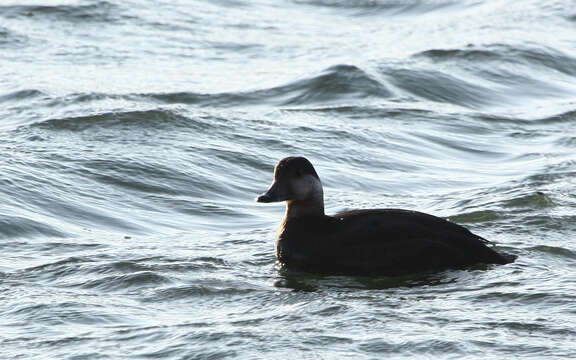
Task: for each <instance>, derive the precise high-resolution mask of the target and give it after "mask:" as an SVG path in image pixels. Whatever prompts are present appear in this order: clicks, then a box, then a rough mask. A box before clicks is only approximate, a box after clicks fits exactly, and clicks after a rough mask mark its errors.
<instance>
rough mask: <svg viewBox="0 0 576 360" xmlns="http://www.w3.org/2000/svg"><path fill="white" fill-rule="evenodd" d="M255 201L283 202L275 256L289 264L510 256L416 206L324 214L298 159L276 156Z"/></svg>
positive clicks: (444, 261)
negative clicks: (269, 180)
mask: <svg viewBox="0 0 576 360" xmlns="http://www.w3.org/2000/svg"><path fill="white" fill-rule="evenodd" d="M310 169H311V170H310ZM302 188H308V189H302ZM258 201H260V202H273V201H286V204H287V206H286V213H285V216H284V218H283V219H282V221H281V223H280V226H279V227H278V231H277V236H276V243H275V248H276V257H277V259H278V261H279V262H280V264H282V265H283V266H284V267H286V268H288V269H294V270H299V271H307V272H315V273H324V274H350V275H372V274H374V275H375V274H379V275H401V274H409V273H416V272H422V271H428V270H434V269H446V268H461V267H465V266H469V265H474V264H478V263H485V264H507V263H510V262H513V261H514V259H515V257H514V256H512V255H507V254H501V253H498V252H496V251H495V250H493V249H491V248H490V247H488V246H487V244H488V243H489V242H488V241H487V240H485V239H483V238H482V237H480V236H478V235H475V234H473V233H472V232H470V231H469V230H468V229H466V228H465V227H463V226H460V225H458V224H455V223H452V222H449V221H447V220H444V219H442V218H439V217H436V216H433V215H429V214H425V213H421V212H417V211H410V210H402V209H371V210H353V211H345V212H341V213H338V214H335V215H334V216H328V215H325V214H324V207H323V195H322V187H321V184H320V182H319V178H318V176H317V174H316V172H315V170H314V168H313V167H312V165H311V164H310V163H309V162H308V160H306V159H304V158H286V159H283V160H282V161H280V163H279V164H278V165H277V166H276V170H275V181H274V183H273V185H272V186H271V188H270V190H269V191H268V192H267V193H266V194H264V195H262V196H261V197H259V198H258Z"/></svg>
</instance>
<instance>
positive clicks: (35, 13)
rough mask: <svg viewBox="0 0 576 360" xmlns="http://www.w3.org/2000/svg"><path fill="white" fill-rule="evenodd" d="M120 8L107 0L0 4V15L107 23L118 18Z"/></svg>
mask: <svg viewBox="0 0 576 360" xmlns="http://www.w3.org/2000/svg"><path fill="white" fill-rule="evenodd" d="M119 10H120V8H119V7H118V6H116V5H114V4H112V3H110V2H108V1H99V0H97V1H89V2H87V3H78V4H71V5H65V4H61V5H0V16H1V17H5V18H17V17H27V18H36V19H47V20H59V21H69V22H74V23H85V22H102V23H109V22H114V21H115V20H118V19H119V16H118V14H119V13H120V11H119Z"/></svg>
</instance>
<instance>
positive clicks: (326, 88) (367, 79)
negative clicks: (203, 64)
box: [141, 65, 392, 106]
mask: <svg viewBox="0 0 576 360" xmlns="http://www.w3.org/2000/svg"><path fill="white" fill-rule="evenodd" d="M391 95H392V93H391V92H390V90H388V89H387V87H386V85H385V84H383V83H382V82H380V81H379V80H377V79H375V78H374V77H373V76H371V75H369V74H368V73H367V72H365V71H364V70H362V69H360V68H359V67H357V66H354V65H336V66H332V67H330V68H327V69H326V70H324V71H322V72H320V73H318V74H314V75H312V76H310V77H306V78H304V79H301V80H296V81H294V82H291V83H289V84H286V85H281V86H277V87H272V88H269V89H261V90H254V91H244V92H236V93H219V94H218V93H217V94H197V93H173V94H141V96H143V97H149V98H152V99H156V100H159V101H162V102H165V103H171V104H173V103H183V104H198V105H202V106H240V105H241V106H249V105H268V106H293V105H315V104H326V103H332V102H345V101H352V100H357V99H370V98H379V99H383V98H388V97H390V96H391Z"/></svg>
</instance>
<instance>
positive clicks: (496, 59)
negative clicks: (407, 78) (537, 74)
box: [414, 43, 576, 76]
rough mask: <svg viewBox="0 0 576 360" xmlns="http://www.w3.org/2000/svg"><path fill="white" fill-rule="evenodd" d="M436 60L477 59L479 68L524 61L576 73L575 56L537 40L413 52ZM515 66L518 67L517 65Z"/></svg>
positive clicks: (466, 60) (527, 64) (559, 70)
mask: <svg viewBox="0 0 576 360" xmlns="http://www.w3.org/2000/svg"><path fill="white" fill-rule="evenodd" d="M414 56H415V57H424V58H428V59H430V60H433V61H435V62H440V63H443V62H451V63H454V64H457V63H460V64H461V65H464V64H467V63H474V64H475V65H476V66H477V67H478V68H479V69H487V68H490V67H493V66H494V65H495V64H496V65H498V66H499V67H501V66H502V64H514V65H524V66H526V67H527V68H529V69H531V71H534V70H535V69H549V70H552V71H558V72H560V73H563V74H566V75H569V76H576V56H574V55H572V54H568V53H566V52H564V51H561V50H559V49H557V48H553V47H550V46H547V45H545V44H537V43H524V44H522V43H513V44H512V43H511V44H505V43H493V44H487V45H475V44H470V45H468V46H467V47H466V48H454V49H430V50H425V51H422V52H420V53H417V54H415V55H414ZM516 70H518V69H517V68H516Z"/></svg>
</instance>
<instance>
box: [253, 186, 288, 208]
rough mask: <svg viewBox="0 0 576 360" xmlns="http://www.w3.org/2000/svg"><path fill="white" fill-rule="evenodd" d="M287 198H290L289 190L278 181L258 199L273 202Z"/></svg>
mask: <svg viewBox="0 0 576 360" xmlns="http://www.w3.org/2000/svg"><path fill="white" fill-rule="evenodd" d="M286 200H289V196H288V191H287V189H286V187H285V186H283V185H282V184H280V183H278V182H274V183H273V184H272V186H270V189H268V191H266V192H265V193H264V194H262V195H260V196H258V197H257V198H256V201H257V202H261V203H271V202H278V201H286Z"/></svg>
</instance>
